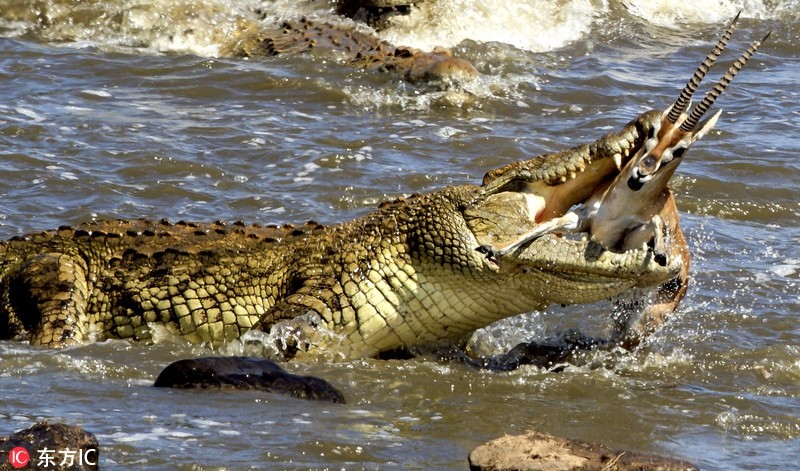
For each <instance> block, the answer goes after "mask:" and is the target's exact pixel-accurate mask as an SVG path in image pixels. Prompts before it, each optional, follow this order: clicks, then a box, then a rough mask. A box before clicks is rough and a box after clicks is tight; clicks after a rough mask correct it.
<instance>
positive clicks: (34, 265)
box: [4, 252, 89, 347]
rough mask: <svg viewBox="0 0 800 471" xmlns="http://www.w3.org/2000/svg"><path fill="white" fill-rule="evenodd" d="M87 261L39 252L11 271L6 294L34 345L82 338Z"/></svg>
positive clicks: (73, 342)
mask: <svg viewBox="0 0 800 471" xmlns="http://www.w3.org/2000/svg"><path fill="white" fill-rule="evenodd" d="M86 271H87V270H86V263H85V262H84V260H83V259H81V258H80V257H75V256H72V255H68V254H63V253H54V252H48V253H42V254H40V255H37V256H36V257H33V258H31V259H30V260H28V261H26V262H25V263H23V264H22V265H20V267H19V268H18V269H17V270H16V272H15V273H13V274H11V277H10V280H9V281H10V282H9V284H8V287H7V290H8V292H7V293H4V294H5V297H7V299H8V306H9V309H10V310H11V311H12V316H13V315H15V316H16V320H17V323H18V324H19V325H20V326H21V327H22V328H23V329H24V330H26V331H27V332H29V333H30V342H31V344H33V345H44V346H49V347H61V346H67V345H77V344H81V343H83V341H84V336H85V333H84V332H83V328H84V327H85V326H86V325H87V322H86V319H85V313H86V306H87V299H88V294H89V293H88V285H87V278H86Z"/></svg>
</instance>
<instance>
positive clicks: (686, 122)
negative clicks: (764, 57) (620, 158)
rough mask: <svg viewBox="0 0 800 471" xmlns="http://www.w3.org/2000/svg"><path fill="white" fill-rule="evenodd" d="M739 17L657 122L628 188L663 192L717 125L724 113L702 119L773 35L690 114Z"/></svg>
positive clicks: (740, 61)
mask: <svg viewBox="0 0 800 471" xmlns="http://www.w3.org/2000/svg"><path fill="white" fill-rule="evenodd" d="M738 19H739V15H738V14H737V15H736V17H735V18H734V19H733V20H732V21H731V23H730V24H729V25H728V28H727V29H726V30H725V33H724V34H723V35H722V38H721V39H720V40H719V42H718V43H717V45H716V46H715V47H714V49H713V50H712V51H711V53H709V54H708V56H706V58H705V60H703V62H702V63H701V64H700V66H699V67H698V68H697V70H696V71H695V73H694V75H693V76H692V78H691V79H689V81H688V82H687V83H686V86H685V87H684V89H683V91H681V94H680V96H679V97H678V99H677V100H676V101H675V103H674V104H673V105H672V106H671V107H669V108H668V109H667V110H666V111H664V113H662V115H661V119H660V120H656V122H654V123H653V127H652V129H650V131H649V133H648V135H647V138H646V140H645V143H644V145H643V146H642V148H641V149H640V150H639V152H638V153H637V154H636V155H634V158H633V159H631V163H630V165H631V166H630V170H629V172H627V173H628V181H627V184H628V188H630V189H631V190H633V191H639V190H640V189H641V188H642V187H643V186H644V185H645V184H646V183H647V182H648V181H651V180H655V181H656V182H657V183H658V184H656V185H648V186H649V187H652V188H653V189H654V190H655V191H661V189H662V188H664V187H665V186H666V184H667V182H668V181H669V179H670V178H671V177H672V174H673V173H674V172H675V169H676V168H677V167H678V164H679V163H680V160H681V157H683V155H684V153H685V152H686V150H687V149H689V147H690V146H691V145H692V144H694V143H695V142H697V141H698V140H700V138H702V137H703V136H704V135H705V134H706V133H707V132H708V131H710V130H711V128H713V127H714V125H715V124H716V122H717V119H718V118H719V115H720V113H722V111H717V112H716V113H715V114H714V115H713V116H711V117H710V118H709V119H707V120H705V121H702V122H700V119H701V118H702V117H703V115H704V114H705V113H706V111H708V109H709V108H710V107H711V105H713V104H714V101H715V100H716V99H717V98H718V97H719V96H720V95H721V94H722V92H723V91H724V90H725V88H726V87H727V86H728V84H730V82H731V80H733V78H734V77H735V76H736V74H737V73H739V71H740V70H741V69H742V67H744V65H745V64H746V63H747V61H748V60H749V59H750V57H751V56H752V55H753V54H755V52H756V50H758V48H759V46H761V43H763V42H764V41H765V40H766V39H767V38H768V37H769V35H770V33H767V34H766V35H765V36H764V37H763V38H762V39H761V40H760V41H755V42H753V44H752V45H751V46H750V47H749V48H748V49H747V50H746V51H745V52H744V53H742V55H741V56H739V58H738V59H736V61H735V62H734V63H733V65H731V66H730V67H729V68H728V70H727V72H725V75H723V76H722V78H721V79H720V80H719V82H717V84H716V85H714V87H713V88H712V89H711V91H709V92H708V94H706V96H705V97H704V98H703V101H701V102H700V103H699V104H698V105H697V106H695V107H694V108H693V109H692V110H691V112H689V113H688V114H687V113H686V111H687V109H688V108H689V107H690V105H691V98H692V95H693V94H694V92H695V91H696V90H697V87H698V86H699V85H700V82H701V81H702V80H703V77H705V75H706V73H707V72H708V70H709V69H710V68H711V66H712V65H713V64H714V62H715V61H716V60H717V59H718V58H719V56H720V54H721V53H722V51H723V50H724V49H725V46H726V45H727V44H728V40H730V38H731V35H732V34H733V30H734V28H735V26H736V21H737V20H738Z"/></svg>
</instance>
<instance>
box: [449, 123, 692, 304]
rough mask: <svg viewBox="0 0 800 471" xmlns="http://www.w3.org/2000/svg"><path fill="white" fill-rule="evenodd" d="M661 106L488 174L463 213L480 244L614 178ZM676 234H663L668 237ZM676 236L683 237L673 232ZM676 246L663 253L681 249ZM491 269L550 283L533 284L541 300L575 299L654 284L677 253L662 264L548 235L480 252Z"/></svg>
mask: <svg viewBox="0 0 800 471" xmlns="http://www.w3.org/2000/svg"><path fill="white" fill-rule="evenodd" d="M662 114H663V113H662V112H660V111H648V112H645V113H643V114H641V115H639V116H638V117H637V118H636V119H634V120H633V121H631V122H630V123H628V124H627V125H625V126H624V127H623V128H622V129H621V130H620V131H616V132H611V133H608V134H606V135H604V136H603V137H601V138H600V139H598V140H596V141H595V142H593V143H590V144H584V145H582V146H578V147H574V148H572V149H568V150H566V151H562V152H556V153H552V154H546V155H542V156H539V157H535V158H533V159H529V160H524V161H520V162H515V163H513V164H511V165H508V166H505V167H502V168H499V169H496V170H492V171H490V172H488V173H487V174H486V175H485V176H484V179H483V185H482V187H481V191H480V194H479V195H478V197H477V198H476V199H475V201H474V202H473V204H472V205H470V206H469V207H468V208H466V210H465V211H464V216H465V219H466V222H467V225H468V226H469V228H470V230H471V231H472V232H473V234H474V236H475V239H476V241H477V243H478V244H479V246H494V245H496V244H498V243H502V242H504V241H508V240H511V239H514V238H516V237H518V236H519V235H520V234H522V233H524V232H526V231H528V230H529V229H531V228H532V227H533V226H534V225H536V224H538V223H540V222H542V221H544V220H548V219H551V218H553V217H559V216H562V215H563V214H564V213H566V212H567V211H568V210H569V209H570V208H571V207H572V206H574V205H576V204H579V203H582V202H584V201H586V199H587V198H589V196H591V195H592V194H593V193H594V192H595V191H596V189H597V188H599V187H601V186H603V185H605V184H607V182H608V181H609V180H613V179H614V178H615V177H616V176H617V175H618V174H619V172H620V170H621V169H622V168H623V167H624V166H625V164H626V163H627V162H628V161H629V160H630V159H631V158H633V156H635V155H636V154H637V152H638V151H639V150H640V149H641V148H642V147H643V146H644V145H645V141H646V139H647V136H648V135H649V134H651V132H652V130H653V129H655V127H656V126H658V124H659V123H660V122H661V117H662ZM673 216H674V217H671V218H667V219H668V220H669V221H670V222H671V224H668V231H669V232H671V233H672V234H676V233H677V232H679V231H680V227H679V226H678V218H677V215H673ZM675 239H676V238H675V237H670V238H668V242H669V243H672V241H674V240H675ZM680 240H681V241H682V240H683V239H682V236H681V237H680ZM683 250H684V247H683V246H679V244H674V243H673V244H672V245H671V246H670V247H668V253H671V254H675V255H681V254H682V251H683ZM486 258H487V265H488V266H489V268H490V269H493V270H496V271H498V272H504V271H512V272H513V271H516V272H519V271H522V272H523V273H531V274H534V275H536V276H539V277H545V278H546V279H547V280H549V281H552V282H545V283H536V285H537V286H538V288H537V289H542V290H546V292H543V293H541V294H542V297H543V299H549V300H550V301H553V302H559V303H562V304H575V303H583V302H590V301H596V300H600V299H607V298H610V297H612V296H615V295H617V294H619V293H621V292H623V291H625V290H627V289H630V288H633V287H646V286H654V285H658V284H661V283H665V282H667V281H669V280H671V279H673V278H675V277H676V276H678V275H679V274H680V273H681V271H682V269H683V268H684V267H683V265H684V258H683V257H682V256H671V257H669V258H668V263H667V264H666V265H661V264H659V263H657V261H656V260H654V256H653V252H652V251H651V250H649V249H648V248H647V247H641V248H636V249H632V250H629V251H626V252H615V251H611V250H605V249H603V248H602V247H600V246H599V245H597V244H595V243H592V242H590V241H588V240H587V238H586V237H581V238H575V239H571V238H567V237H562V236H558V235H555V234H549V235H546V236H544V237H541V238H539V239H536V240H534V241H532V242H531V243H530V244H528V245H526V246H525V247H524V248H523V249H521V250H518V251H515V252H510V253H508V254H505V255H503V256H495V255H494V254H491V253H490V254H486Z"/></svg>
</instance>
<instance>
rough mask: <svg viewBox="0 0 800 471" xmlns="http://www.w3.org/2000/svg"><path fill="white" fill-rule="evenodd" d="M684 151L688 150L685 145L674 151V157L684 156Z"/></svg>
mask: <svg viewBox="0 0 800 471" xmlns="http://www.w3.org/2000/svg"><path fill="white" fill-rule="evenodd" d="M684 152H686V148H685V147H678V148H677V149H675V150H673V151H672V157H673V158H675V159H680V158H681V157H683V154H684Z"/></svg>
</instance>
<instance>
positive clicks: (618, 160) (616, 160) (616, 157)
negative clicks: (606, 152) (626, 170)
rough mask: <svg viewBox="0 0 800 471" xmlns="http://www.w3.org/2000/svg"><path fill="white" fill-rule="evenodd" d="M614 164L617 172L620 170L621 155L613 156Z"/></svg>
mask: <svg viewBox="0 0 800 471" xmlns="http://www.w3.org/2000/svg"><path fill="white" fill-rule="evenodd" d="M614 163H615V164H616V165H617V170H622V154H620V153H619V152H617V153H616V154H614Z"/></svg>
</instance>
